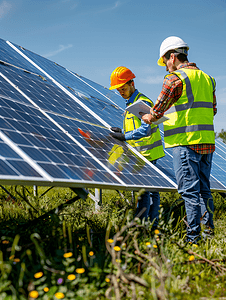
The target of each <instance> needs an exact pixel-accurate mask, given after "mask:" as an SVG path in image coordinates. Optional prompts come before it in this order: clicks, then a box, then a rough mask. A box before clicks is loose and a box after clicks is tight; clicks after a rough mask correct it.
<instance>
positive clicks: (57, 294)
mask: <svg viewBox="0 0 226 300" xmlns="http://www.w3.org/2000/svg"><path fill="white" fill-rule="evenodd" d="M55 297H56V298H57V299H63V298H64V294H63V293H60V292H58V293H56V294H55Z"/></svg>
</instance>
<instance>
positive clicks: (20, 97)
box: [0, 40, 224, 191]
mask: <svg viewBox="0 0 226 300" xmlns="http://www.w3.org/2000/svg"><path fill="white" fill-rule="evenodd" d="M0 51H1V52H2V53H3V54H4V56H3V57H4V61H2V62H1V64H0V75H1V76H0V87H1V88H0V105H1V112H0V130H1V132H2V134H3V135H4V137H5V140H4V142H5V144H7V146H9V147H13V148H14V150H16V154H18V153H19V155H20V159H19V158H17V159H14V160H15V163H14V164H17V162H18V161H22V162H24V163H28V164H29V165H30V166H31V167H33V168H34V170H35V171H36V172H37V176H36V177H35V176H33V177H32V178H31V180H32V182H33V181H35V182H37V183H42V184H45V185H48V184H50V182H51V185H59V186H78V187H81V186H82V187H101V188H114V189H115V188H118V189H133V190H138V189H140V188H142V187H143V188H146V189H149V190H162V191H164V190H168V191H170V190H172V191H175V190H176V187H177V186H176V181H175V176H174V172H173V168H172V155H171V153H170V151H169V152H168V151H167V152H166V156H165V157H164V158H163V159H159V160H158V164H157V167H155V166H153V165H152V164H151V163H150V162H148V161H147V160H146V159H145V158H143V157H142V156H141V155H140V154H139V153H138V152H136V151H135V150H134V149H133V148H132V147H131V146H129V145H128V144H126V143H122V142H119V141H117V140H115V139H113V138H112V137H110V136H109V128H110V127H111V126H118V127H121V126H122V115H123V111H124V107H123V106H124V105H123V101H122V100H121V97H120V96H119V95H117V94H116V93H115V92H112V91H109V90H108V89H106V88H104V87H102V86H101V85H99V84H97V83H95V82H93V81H90V80H89V79H86V78H84V77H82V76H79V75H78V74H76V73H74V72H71V71H70V70H67V69H65V68H63V67H62V66H59V65H58V64H56V63H54V62H52V61H49V60H47V59H46V58H44V57H41V56H39V55H37V54H35V53H32V52H30V51H28V50H26V49H24V48H22V47H20V46H17V45H14V44H12V43H10V42H5V41H3V40H0ZM6 137H7V138H6ZM3 160H4V162H7V163H9V162H8V160H9V158H8V157H6V156H3ZM38 174H39V175H38ZM0 175H1V173H0ZM2 176H3V178H4V174H3V175H2ZM38 176H39V177H38ZM27 177H28V179H29V178H30V177H31V175H28V174H27ZM16 178H17V177H16V176H15V178H14V181H15V180H16ZM34 178H35V179H34ZM7 180H9V178H8V179H7ZM18 180H19V179H18ZM31 180H30V181H31ZM216 181H217V180H216ZM217 182H218V181H217ZM218 187H220V190H222V187H223V185H221V186H220V185H218ZM223 189H224V188H223Z"/></svg>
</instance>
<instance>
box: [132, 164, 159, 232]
mask: <svg viewBox="0 0 226 300" xmlns="http://www.w3.org/2000/svg"><path fill="white" fill-rule="evenodd" d="M151 163H152V164H154V165H155V164H156V160H153V161H152V162H151ZM144 207H145V208H146V210H145V212H143V214H142V215H141V216H140V219H141V220H142V219H143V218H145V220H147V219H148V218H149V219H150V221H151V222H152V221H153V220H155V221H154V224H153V227H152V229H155V228H156V227H157V225H158V219H159V207H160V196H159V192H144V193H143V194H142V195H141V199H139V201H138V203H137V209H136V214H135V215H137V214H138V213H139V212H140V211H141V210H142V209H143V208H144Z"/></svg>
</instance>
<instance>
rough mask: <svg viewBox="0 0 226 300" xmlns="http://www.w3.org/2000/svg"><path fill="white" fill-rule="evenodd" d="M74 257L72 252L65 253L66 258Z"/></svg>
mask: <svg viewBox="0 0 226 300" xmlns="http://www.w3.org/2000/svg"><path fill="white" fill-rule="evenodd" d="M72 255H73V253H72V252H68V253H64V257H65V258H69V257H72Z"/></svg>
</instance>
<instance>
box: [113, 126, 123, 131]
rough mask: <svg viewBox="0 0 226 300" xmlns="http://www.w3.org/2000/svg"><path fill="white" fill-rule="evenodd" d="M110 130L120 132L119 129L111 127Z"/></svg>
mask: <svg viewBox="0 0 226 300" xmlns="http://www.w3.org/2000/svg"><path fill="white" fill-rule="evenodd" d="M111 130H112V131H114V132H122V129H121V128H119V127H111Z"/></svg>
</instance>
